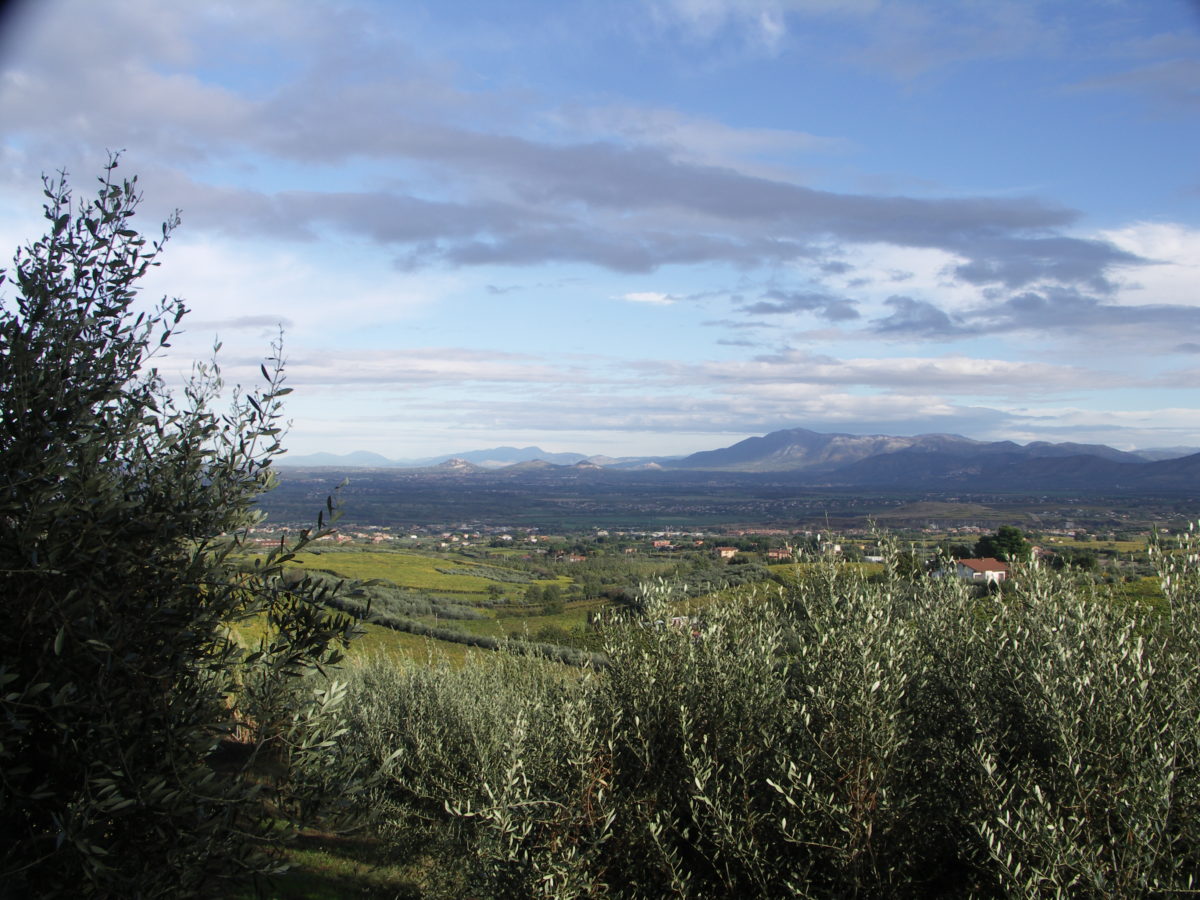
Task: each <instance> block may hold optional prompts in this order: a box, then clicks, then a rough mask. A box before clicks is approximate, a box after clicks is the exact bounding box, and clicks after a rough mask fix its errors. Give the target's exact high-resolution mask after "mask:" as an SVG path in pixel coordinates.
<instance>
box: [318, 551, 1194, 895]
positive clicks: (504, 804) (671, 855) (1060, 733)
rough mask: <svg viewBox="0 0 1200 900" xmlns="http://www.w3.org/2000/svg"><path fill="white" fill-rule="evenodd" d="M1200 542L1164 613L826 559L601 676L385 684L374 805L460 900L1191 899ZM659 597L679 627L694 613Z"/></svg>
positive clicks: (514, 675) (645, 643)
mask: <svg viewBox="0 0 1200 900" xmlns="http://www.w3.org/2000/svg"><path fill="white" fill-rule="evenodd" d="M1197 550H1198V545H1197V543H1196V542H1195V541H1194V540H1193V539H1191V538H1188V539H1186V540H1185V543H1184V545H1183V546H1182V547H1181V548H1177V549H1174V550H1171V551H1161V552H1159V556H1158V560H1159V565H1160V569H1161V573H1162V574H1161V579H1162V585H1163V595H1164V597H1165V598H1166V601H1165V602H1166V606H1165V609H1161V610H1160V609H1155V608H1152V607H1142V606H1131V605H1130V604H1128V603H1125V602H1123V601H1119V600H1117V599H1115V598H1114V597H1112V596H1111V595H1109V594H1107V593H1101V592H1098V589H1097V588H1096V587H1095V586H1093V585H1092V584H1091V583H1090V581H1088V580H1086V579H1084V578H1080V579H1077V578H1076V577H1075V576H1073V575H1071V574H1070V573H1067V574H1065V575H1064V574H1056V573H1052V572H1048V571H1045V570H1043V569H1041V568H1039V567H1037V566H1034V565H1031V566H1028V567H1024V568H1021V569H1020V571H1019V572H1018V574H1019V575H1020V577H1019V578H1018V579H1016V580H1015V581H1014V583H1013V585H1008V586H1006V587H1005V590H1004V592H1003V593H1001V594H997V595H992V596H989V595H985V596H981V597H979V596H975V595H974V592H972V591H970V590H969V589H968V587H967V586H966V585H964V584H963V583H961V582H959V581H958V580H956V579H949V578H947V579H916V580H914V579H910V578H907V577H905V576H904V574H903V573H902V572H901V571H900V566H899V565H898V564H897V554H896V552H895V551H894V549H893V550H891V551H889V552H888V554H887V555H888V559H889V564H888V565H887V567H886V570H887V574H886V576H885V578H884V579H883V581H882V582H881V583H878V584H873V583H868V582H866V581H865V580H864V578H863V577H862V575H861V574H860V570H859V567H853V566H851V567H842V566H839V565H838V564H837V563H836V562H833V561H831V560H825V561H820V562H818V563H816V564H815V565H812V566H810V567H809V568H807V569H806V570H805V572H804V573H803V574H802V575H801V576H800V577H798V578H797V579H796V580H795V582H792V583H789V585H787V586H784V587H778V586H772V587H770V588H762V587H760V588H759V589H757V591H745V592H741V593H737V594H726V595H722V596H721V597H720V598H718V599H717V600H716V601H715V602H713V603H711V604H709V605H708V606H706V607H704V609H703V613H702V622H701V625H700V627H699V628H698V629H696V630H693V629H691V628H687V629H677V628H673V627H663V628H654V627H647V626H646V624H645V622H646V620H645V619H639V618H629V619H626V620H625V621H623V622H618V623H616V624H615V625H612V626H609V627H608V629H607V631H606V632H605V633H606V635H607V647H606V650H607V656H608V665H607V667H606V668H605V669H603V670H599V671H596V672H587V671H585V673H584V675H583V676H582V677H580V678H577V679H568V678H564V677H562V676H561V675H559V676H557V677H554V676H552V675H551V674H550V673H549V672H548V671H547V670H546V669H544V668H543V667H538V666H532V665H527V664H522V665H516V664H513V663H512V662H509V663H506V667H486V668H485V667H468V668H467V669H465V670H462V671H453V670H450V669H448V668H442V669H433V670H425V671H420V672H417V671H406V672H404V673H396V672H394V670H392V669H386V671H385V669H384V667H382V666H381V664H380V663H375V664H373V665H372V666H371V667H369V668H368V669H366V670H364V671H361V672H360V673H359V674H356V675H353V676H352V678H351V681H352V685H351V688H350V693H351V695H352V697H353V700H352V702H350V703H348V704H347V705H346V707H345V710H346V715H347V716H348V717H349V718H348V719H347V720H346V722H345V723H344V724H345V727H346V728H348V729H349V731H348V733H350V734H353V735H354V736H355V739H354V740H355V742H354V743H353V744H344V745H343V746H342V748H341V749H342V752H343V753H344V754H345V755H344V757H343V758H342V763H343V764H344V765H346V766H349V767H350V768H352V769H353V768H354V767H356V766H357V767H361V768H362V769H364V770H367V771H370V770H372V769H373V768H375V767H379V766H380V765H381V762H380V761H381V760H385V759H388V758H389V755H390V754H396V756H395V757H394V758H393V763H394V767H393V768H389V769H388V770H387V771H388V773H389V777H388V779H387V781H386V783H384V784H382V785H381V786H380V787H379V790H378V792H377V793H376V794H374V795H373V796H372V797H371V798H370V804H371V807H372V809H375V810H379V811H381V813H382V815H383V818H384V819H385V820H386V821H388V822H390V823H391V824H392V825H393V826H395V827H403V823H404V822H406V821H410V817H412V816H417V817H419V819H420V821H421V822H422V823H423V827H425V828H428V829H431V832H430V833H431V834H435V835H437V842H438V845H439V846H440V847H442V848H443V852H445V853H446V854H447V860H446V861H445V862H444V863H443V868H444V870H446V871H452V872H453V873H455V879H456V880H455V881H454V883H453V884H452V885H449V886H448V887H447V891H448V892H449V893H450V894H453V893H454V892H457V893H458V894H459V895H463V894H473V895H480V896H494V897H554V898H570V897H577V898H582V897H599V896H612V897H631V898H632V897H646V896H680V897H695V898H713V897H780V896H797V895H798V896H813V897H835V896H836V897H840V896H858V897H879V898H884V897H927V896H953V897H957V896H1008V897H1030V896H1060V897H1061V896H1087V897H1110V898H1123V897H1138V896H1142V897H1150V896H1164V895H1173V894H1176V893H1186V892H1191V891H1194V890H1195V889H1196V887H1197V885H1196V884H1195V875H1194V873H1196V872H1197V871H1200V768H1198V767H1197V764H1196V760H1197V759H1200V574H1198V571H1200V554H1198V553H1197ZM649 593H650V595H649V596H647V597H646V598H645V604H644V605H645V607H646V613H645V615H646V618H647V619H648V621H649V622H654V621H656V620H658V619H661V620H663V621H664V622H669V621H670V616H671V612H670V610H671V609H673V606H672V605H671V604H672V603H673V602H674V601H675V600H677V599H679V596H680V593H681V592H680V591H679V590H678V589H675V588H673V587H672V586H670V585H660V586H658V587H654V588H651V589H650V592H649ZM381 680H382V681H381ZM384 681H386V684H384V683H383V682H384ZM495 735H503V736H504V739H503V740H502V741H501V742H500V743H496V740H497V739H496V738H495ZM393 763H389V764H388V765H393ZM450 773H453V776H452V777H451V776H450Z"/></svg>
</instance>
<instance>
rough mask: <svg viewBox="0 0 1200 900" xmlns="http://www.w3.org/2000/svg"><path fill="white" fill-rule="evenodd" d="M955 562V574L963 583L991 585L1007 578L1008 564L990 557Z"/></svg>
mask: <svg viewBox="0 0 1200 900" xmlns="http://www.w3.org/2000/svg"><path fill="white" fill-rule="evenodd" d="M955 562H956V565H955V574H956V575H958V577H959V578H962V579H963V580H965V581H978V582H980V583H982V584H991V583H992V582H993V581H995V582H1000V581H1003V580H1004V579H1005V578H1007V577H1008V564H1007V563H1002V562H1000V560H998V559H994V558H992V557H990V556H985V557H984V558H983V559H960V560H956V561H955Z"/></svg>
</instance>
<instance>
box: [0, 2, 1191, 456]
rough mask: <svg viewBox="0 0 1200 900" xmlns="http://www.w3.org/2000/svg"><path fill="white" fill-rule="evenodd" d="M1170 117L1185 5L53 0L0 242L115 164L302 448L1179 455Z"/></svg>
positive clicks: (1179, 327)
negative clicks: (762, 437) (162, 224)
mask: <svg viewBox="0 0 1200 900" xmlns="http://www.w3.org/2000/svg"><path fill="white" fill-rule="evenodd" d="M1198 114H1200V8H1198V7H1197V5H1196V4H1194V3H1189V2H1184V0H1136V2H1135V0H1130V2H1119V0H1088V2H1082V0H1079V2H1053V0H1047V2H1038V0H1021V2H1005V0H991V2H987V3H979V2H965V0H964V2H956V0H940V2H911V0H837V2H835V0H608V2H587V0H581V2H565V3H563V2H560V3H549V2H532V0H530V2H505V3H479V2H466V0H463V2H439V3H437V4H431V3H416V2H361V0H360V2H356V0H339V2H329V3H325V2H320V0H311V2H305V3H292V2H286V0H239V2H236V3H234V2H203V3H194V4H182V3H162V2H159V0H110V2H107V3H105V4H104V5H103V7H102V11H99V8H98V7H97V6H96V5H95V4H93V3H89V2H85V0H40V2H36V3H27V4H25V5H24V6H18V7H17V9H16V12H10V13H9V14H8V15H7V17H6V18H5V19H4V20H3V36H2V38H0V121H3V122H4V127H3V131H2V132H0V135H2V136H0V187H2V191H0V239H3V242H4V246H8V247H15V246H16V245H17V244H19V243H21V242H23V241H25V240H29V239H32V238H34V237H36V236H37V235H38V234H39V233H40V229H41V225H40V221H39V219H38V211H39V209H40V182H39V176H40V174H41V173H42V172H52V171H55V170H58V169H60V168H66V169H67V170H68V171H69V172H70V173H72V176H73V179H74V182H75V183H76V185H77V186H78V187H79V188H80V190H81V191H82V190H86V189H88V186H89V184H90V183H91V177H92V175H93V174H94V173H97V172H98V171H99V169H100V166H101V165H102V163H103V162H104V160H105V158H106V151H107V150H110V149H122V150H123V151H124V153H123V157H122V171H126V172H129V173H132V172H136V173H138V175H139V183H140V184H141V185H142V187H143V190H144V194H145V203H144V206H143V210H142V215H143V217H144V218H143V222H144V224H145V226H146V227H148V228H154V227H155V223H156V222H157V221H159V220H161V219H162V218H163V217H165V216H166V215H167V214H168V213H169V212H170V211H171V210H172V209H174V208H179V209H180V210H181V212H182V218H183V226H182V228H181V229H180V230H179V231H178V232H177V233H176V235H175V237H173V239H172V241H171V242H170V244H169V245H168V250H167V253H166V255H165V257H164V261H163V266H162V267H161V268H160V269H159V270H156V271H155V273H154V275H153V276H152V278H151V279H150V280H149V282H148V283H147V285H146V296H147V297H157V296H161V295H163V294H169V295H171V296H179V297H181V298H183V299H185V301H186V302H187V303H188V305H189V307H190V308H191V310H192V312H191V314H190V316H189V317H188V319H187V320H185V322H186V328H187V334H186V335H185V336H184V337H183V339H181V340H179V341H177V342H176V345H175V347H174V348H173V355H172V356H171V357H169V358H167V359H164V360H162V361H161V363H160V367H161V368H163V369H164V370H166V371H169V372H176V373H182V372H184V371H186V369H187V366H188V364H189V362H190V360H192V359H195V358H204V357H206V356H207V355H208V353H209V348H210V347H211V346H212V343H213V341H214V338H215V337H217V336H219V337H220V339H221V341H222V342H223V345H224V346H223V349H222V351H221V361H222V363H223V366H224V370H225V372H226V374H227V376H229V377H230V378H231V380H243V381H245V382H246V383H250V382H252V381H253V380H254V373H255V372H256V371H257V368H258V361H259V360H260V359H261V358H262V356H264V355H265V354H266V353H268V352H269V344H270V341H271V339H272V337H273V336H274V334H275V332H276V330H277V325H279V324H281V325H282V326H283V328H284V332H285V354H286V356H287V358H288V363H289V378H290V385H291V386H292V387H293V388H294V389H295V392H294V393H293V394H292V395H291V397H290V398H289V401H290V402H289V408H288V412H289V415H290V417H291V418H292V420H293V425H292V430H291V433H290V436H289V439H288V446H289V447H290V448H291V450H292V452H294V453H308V452H312V451H316V450H328V451H333V452H348V451H351V450H356V449H367V450H374V451H376V452H379V453H383V454H385V455H387V456H390V457H393V458H411V457H419V456H425V455H433V454H437V453H443V452H453V451H458V450H468V449H474V448H480V447H489V446H496V445H500V444H516V445H521V446H524V445H527V444H538V445H540V446H542V447H543V448H545V449H547V450H575V451H580V452H585V453H602V454H608V455H613V456H620V455H633V454H638V455H640V454H673V453H688V452H692V451H695V450H702V449H711V448H714V447H719V446H726V445H728V444H730V443H733V442H734V441H736V440H740V439H741V438H743V437H746V436H749V435H753V434H762V433H765V432H767V431H771V430H775V429H778V428H787V427H807V428H812V429H814V430H818V431H846V432H851V433H880V432H885V433H892V434H916V433H922V432H953V433H958V434H964V435H967V436H969V437H974V438H979V439H1015V440H1018V441H1022V442H1024V441H1032V440H1051V441H1065V440H1074V441H1086V442H1103V443H1107V444H1111V445H1113V446H1117V447H1121V448H1134V447H1162V446H1176V445H1187V446H1200V393H1198V390H1197V389H1198V386H1200V290H1198V285H1200V279H1198V277H1197V276H1198V275H1200V212H1198V209H1200V164H1198V162H1197V161H1198V160H1200V146H1198V141H1197V137H1198V136H1200V127H1198V122H1200V119H1198Z"/></svg>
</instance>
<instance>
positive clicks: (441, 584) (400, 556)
mask: <svg viewBox="0 0 1200 900" xmlns="http://www.w3.org/2000/svg"><path fill="white" fill-rule="evenodd" d="M295 561H296V564H298V565H302V566H306V567H308V568H312V569H327V570H329V571H331V572H337V573H338V574H339V575H345V576H346V577H347V578H357V579H359V580H361V581H368V580H371V579H375V578H378V579H380V580H381V581H390V582H391V583H392V584H395V585H398V586H400V587H405V588H412V589H413V590H418V591H435V592H438V593H452V594H481V595H482V594H483V593H484V592H485V591H486V590H487V587H488V585H489V584H495V583H497V582H495V581H494V580H493V579H491V578H488V577H487V576H486V574H485V573H486V571H487V569H486V568H485V567H482V566H480V565H479V564H477V563H474V562H472V561H471V560H467V559H460V558H456V559H443V558H441V557H436V556H424V555H421V554H417V553H405V552H403V551H395V550H359V551H336V552H332V553H324V552H321V551H316V552H312V553H298V554H296V560H295ZM473 568H474V569H479V570H480V574H479V575H465V574H445V573H444V572H440V571H438V570H439V569H455V570H469V569H473ZM503 586H504V587H505V588H515V587H517V586H516V585H503Z"/></svg>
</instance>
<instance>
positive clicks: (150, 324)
mask: <svg viewBox="0 0 1200 900" xmlns="http://www.w3.org/2000/svg"><path fill="white" fill-rule="evenodd" d="M116 166H117V161H116V159H115V158H114V159H112V160H110V162H109V164H108V166H107V167H106V169H105V174H104V176H103V177H102V178H101V179H100V189H99V192H98V194H97V196H96V197H95V199H93V200H91V201H90V202H84V203H81V204H80V205H79V206H78V208H73V205H72V198H71V194H70V191H69V189H68V187H67V184H66V178H65V176H63V177H61V178H60V179H58V180H57V181H51V180H46V182H45V196H46V198H47V200H46V203H45V215H46V219H47V221H48V223H49V233H48V234H47V235H46V236H45V237H44V238H42V239H41V240H39V241H37V242H36V243H33V244H31V245H29V246H28V247H26V248H25V249H24V250H23V251H19V252H18V254H17V256H16V258H15V261H14V266H13V269H12V280H13V282H14V283H15V287H16V291H17V295H16V297H15V301H14V302H13V303H12V304H11V305H10V304H9V303H7V302H6V303H4V304H3V305H2V306H0V385H2V390H0V609H2V610H3V617H4V621H5V627H4V628H3V630H0V833H2V834H3V835H4V841H3V843H2V844H0V894H4V895H5V896H13V897H18V896H20V897H24V896H41V897H46V896H56V895H57V896H70V897H76V896H96V895H99V896H120V897H154V896H171V897H177V896H190V895H193V894H211V893H214V892H219V891H218V885H220V884H221V883H222V881H223V880H226V879H230V878H241V877H244V876H245V875H246V874H247V873H252V872H257V871H263V870H264V869H267V868H269V867H270V860H269V859H268V858H267V857H265V856H264V855H263V854H262V852H261V851H262V850H263V848H264V846H265V845H264V844H263V843H262V840H263V839H265V838H266V837H267V836H269V835H271V834H274V833H275V832H274V831H273V829H272V828H271V827H270V824H269V823H265V822H260V821H258V819H259V818H261V817H259V816H258V815H257V812H258V809H259V804H258V800H257V797H256V793H255V788H254V787H253V785H252V784H251V783H250V782H249V780H248V779H247V777H246V772H245V769H244V767H240V766H233V767H231V768H227V769H225V770H223V771H220V772H218V771H216V770H214V768H213V767H212V766H211V765H210V755H211V754H212V752H213V750H214V748H215V747H216V746H217V744H218V742H219V741H220V740H221V739H222V738H223V737H227V736H228V735H229V734H230V732H231V729H232V727H233V725H234V710H233V709H232V708H231V707H232V704H233V700H234V698H235V696H236V695H237V694H238V691H239V690H240V688H241V687H242V686H246V687H247V689H248V690H249V689H250V688H251V687H252V688H253V690H252V691H251V693H252V696H250V697H248V698H247V700H248V702H251V703H252V704H253V710H254V714H255V716H256V717H257V718H258V719H259V723H260V724H262V723H263V722H264V721H265V720H271V721H275V722H277V723H280V729H281V730H279V731H276V732H275V733H273V734H268V733H266V732H264V731H262V730H261V729H260V730H259V733H258V736H259V740H260V741H268V740H269V741H270V742H272V743H273V744H275V745H278V746H279V748H280V749H281V751H282V749H283V745H285V744H286V743H287V741H288V739H289V738H291V737H295V738H296V740H297V743H296V744H295V747H294V749H295V750H296V751H297V752H299V751H300V750H302V749H304V748H305V747H307V748H310V749H311V747H312V746H313V743H314V742H313V739H312V738H311V737H307V738H305V737H300V736H299V733H298V731H297V728H298V727H299V726H300V725H302V724H303V723H302V722H301V721H300V720H299V719H298V718H297V715H296V713H295V712H294V711H293V710H290V709H288V708H287V707H288V706H290V705H291V704H293V703H294V701H295V699H296V697H295V693H294V688H293V685H294V684H295V683H296V676H298V675H300V674H302V673H303V672H305V671H306V670H308V669H309V668H311V667H312V666H314V665H319V664H323V663H328V662H331V661H333V660H334V659H336V658H337V653H336V650H335V648H334V642H335V640H337V639H342V640H345V639H346V638H348V636H349V634H350V631H349V629H350V623H349V620H347V619H343V618H340V617H337V616H331V615H330V614H328V613H327V612H325V611H324V609H323V608H322V607H321V605H320V603H319V599H320V598H319V596H316V594H317V593H319V592H317V591H316V590H315V589H314V588H313V586H312V585H311V584H309V583H307V582H305V583H300V584H295V585H291V586H289V587H285V586H284V585H283V584H282V583H281V582H280V579H279V577H278V576H279V574H280V565H281V564H282V562H283V561H284V560H286V559H287V558H288V556H289V553H290V552H291V550H294V549H295V548H284V547H282V546H281V547H280V548H278V549H277V550H276V551H275V552H273V553H271V554H269V555H268V557H267V558H266V559H265V560H264V561H261V562H260V563H258V564H256V565H255V566H254V567H253V568H252V569H249V570H247V571H241V570H240V569H239V567H238V566H236V565H234V564H233V562H232V560H233V557H234V554H236V553H238V551H239V549H240V548H241V547H242V546H243V540H244V536H245V529H246V527H247V526H248V525H250V524H252V523H253V522H254V521H255V520H256V513H255V510H254V509H253V502H254V500H255V498H256V497H257V496H258V495H259V494H260V493H261V492H262V491H264V490H266V489H267V488H269V487H270V486H271V484H272V479H273V475H272V472H271V469H270V465H271V459H272V457H273V456H275V455H276V454H278V453H279V452H280V447H279V443H278V436H279V428H278V419H279V415H280V412H279V410H280V402H281V398H282V397H283V396H284V395H285V394H286V393H287V389H286V388H284V387H283V386H282V370H281V367H280V365H279V364H278V361H276V365H275V367H274V369H273V371H269V370H268V369H267V368H266V367H265V366H264V368H263V373H264V375H265V377H266V378H267V383H266V386H265V388H264V389H263V390H261V391H256V392H252V393H240V392H235V396H234V399H233V403H232V407H231V409H230V410H229V412H227V413H225V414H223V415H222V414H217V413H215V412H213V411H212V410H211V409H210V407H211V405H212V403H213V401H214V400H215V398H216V397H217V396H218V394H219V393H220V390H221V380H220V375H219V371H218V370H217V369H216V368H215V367H214V368H206V367H203V366H201V367H198V368H197V370H196V373H195V375H194V377H193V378H192V380H191V381H190V383H189V384H188V385H187V386H186V388H185V389H184V391H183V395H184V396H183V399H182V401H181V400H179V399H178V398H176V397H175V396H173V395H172V393H171V392H170V391H168V390H167V388H166V387H165V385H164V383H163V381H162V379H161V378H159V376H158V374H157V373H156V371H155V370H154V369H153V368H151V367H150V366H149V362H150V361H151V359H152V357H153V356H154V353H155V352H156V350H157V349H158V348H159V347H162V346H166V345H168V342H169V338H170V335H171V332H172V329H173V328H174V327H175V326H176V325H177V324H178V323H179V321H180V319H181V318H182V316H183V315H184V312H185V310H184V307H183V305H182V303H180V302H179V301H170V302H167V301H164V303H163V304H162V305H160V306H158V307H157V308H156V309H154V310H153V311H151V312H145V313H135V312H134V308H133V304H134V301H135V294H136V284H137V281H138V279H139V278H140V277H141V276H142V275H143V274H144V273H145V272H146V270H147V267H148V266H150V265H157V264H158V263H157V256H158V255H159V252H160V250H161V249H162V245H163V243H164V242H165V241H166V239H167V237H168V236H169V234H170V232H171V230H172V228H173V227H174V226H175V224H176V222H177V219H173V220H172V221H170V222H168V223H166V224H165V225H164V226H163V228H162V234H161V239H160V240H157V241H154V242H147V240H146V239H145V238H143V237H141V236H140V235H139V234H138V233H137V231H136V230H134V229H133V227H132V222H131V219H132V217H133V215H134V211H135V208H136V206H137V204H138V200H139V197H138V195H137V193H136V190H135V180H136V179H134V180H128V181H122V182H118V181H116V180H114V170H115V169H116ZM331 508H332V507H331ZM248 617H262V618H265V619H266V620H267V622H268V624H269V628H268V630H267V637H265V638H264V639H263V642H262V644H261V645H260V646H259V647H258V648H256V649H255V650H254V652H253V653H251V652H249V651H247V650H243V649H242V648H241V647H240V646H239V645H238V642H237V641H236V640H235V636H234V634H233V633H232V631H231V626H233V625H234V624H235V623H236V622H238V621H239V620H242V619H245V618H248ZM281 707H283V708H282V709H281ZM300 718H302V717H300ZM242 721H243V722H246V719H245V718H243V719H242ZM316 743H320V742H319V741H317V742H316ZM284 755H286V753H285V754H284Z"/></svg>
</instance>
